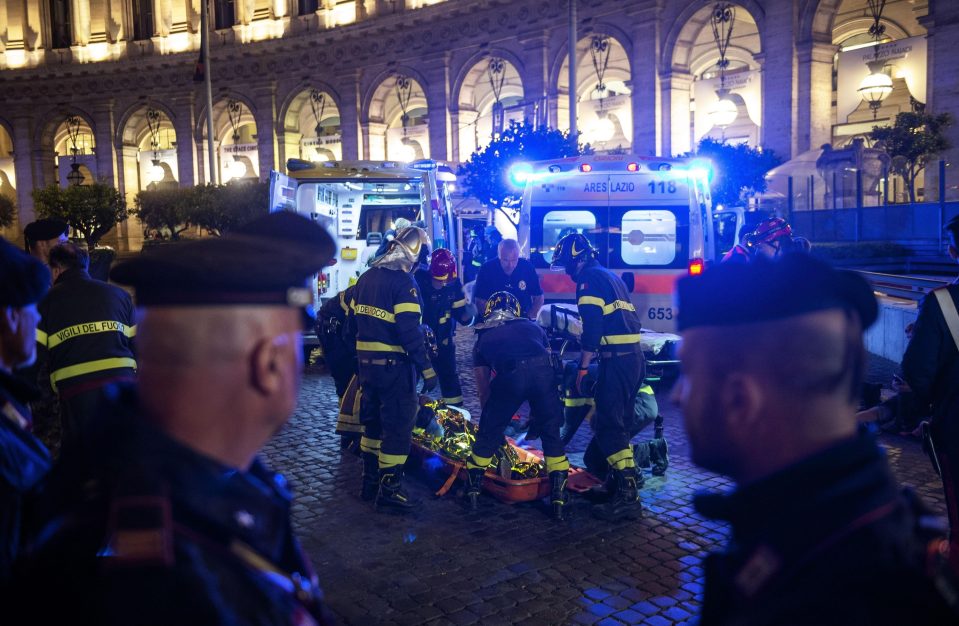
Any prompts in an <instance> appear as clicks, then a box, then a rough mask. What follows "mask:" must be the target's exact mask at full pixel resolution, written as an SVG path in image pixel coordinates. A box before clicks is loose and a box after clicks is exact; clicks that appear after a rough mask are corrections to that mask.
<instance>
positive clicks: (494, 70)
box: [486, 57, 506, 139]
mask: <svg viewBox="0 0 959 626" xmlns="http://www.w3.org/2000/svg"><path fill="white" fill-rule="evenodd" d="M486 77H487V78H488V79H489V86H490V89H492V90H493V99H494V102H493V120H492V121H493V130H492V131H491V133H490V134H491V135H492V137H493V139H495V138H496V136H497V135H499V134H500V133H501V132H503V126H504V125H505V123H506V110H505V109H504V108H503V103H502V102H500V95H501V94H502V93H503V83H504V81H505V80H506V61H504V60H503V59H499V58H496V57H493V58H491V59H490V60H489V65H487V66H486Z"/></svg>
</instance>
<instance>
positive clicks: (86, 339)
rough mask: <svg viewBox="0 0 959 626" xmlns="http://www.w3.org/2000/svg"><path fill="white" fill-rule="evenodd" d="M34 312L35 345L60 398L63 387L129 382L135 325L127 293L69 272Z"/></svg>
mask: <svg viewBox="0 0 959 626" xmlns="http://www.w3.org/2000/svg"><path fill="white" fill-rule="evenodd" d="M37 309H38V310H39V312H40V316H41V319H40V323H39V324H38V325H37V344H38V345H39V347H40V348H41V349H43V350H45V353H46V358H47V361H48V365H49V368H48V369H49V371H50V384H51V386H52V387H53V389H54V390H56V391H57V392H58V393H59V394H60V395H61V396H62V395H63V393H64V390H65V389H69V388H73V389H79V388H81V387H84V388H86V387H88V386H90V387H96V386H99V385H100V384H103V383H105V382H109V381H113V380H122V379H132V378H133V375H134V372H135V370H136V361H135V360H134V357H133V337H134V335H136V322H135V317H134V315H135V314H134V308H133V301H132V300H131V299H130V296H129V295H128V294H127V292H125V291H123V290H122V289H120V288H119V287H117V286H115V285H110V284H108V283H105V282H103V281H100V280H94V279H92V278H90V275H89V274H87V273H86V272H85V271H82V270H76V269H72V270H67V271H66V272H64V273H63V274H61V275H60V276H59V277H58V278H57V280H56V282H55V283H54V285H53V288H51V289H50V291H49V292H48V293H47V295H46V296H45V297H44V299H43V300H41V301H40V304H39V305H38V306H37Z"/></svg>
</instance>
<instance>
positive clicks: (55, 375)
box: [50, 357, 137, 391]
mask: <svg viewBox="0 0 959 626" xmlns="http://www.w3.org/2000/svg"><path fill="white" fill-rule="evenodd" d="M136 367H137V362H136V361H134V360H133V359H130V358H127V357H114V358H111V359H99V360H97V361H87V362H86V363H77V364H76V365H69V366H67V367H61V368H60V369H58V370H56V371H55V372H51V373H50V384H51V385H52V386H53V390H54V391H56V389H57V383H58V382H60V381H62V380H66V379H67V378H73V377H75V376H82V375H83V374H92V373H94V372H102V371H103V370H115V369H122V368H131V369H136Z"/></svg>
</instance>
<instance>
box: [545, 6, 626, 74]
mask: <svg viewBox="0 0 959 626" xmlns="http://www.w3.org/2000/svg"><path fill="white" fill-rule="evenodd" d="M597 34H603V35H606V36H608V37H609V38H610V39H611V40H615V41H616V43H618V44H619V45H620V46H622V48H623V50H624V51H625V53H626V59H627V60H630V62H631V59H632V58H633V40H632V38H631V37H630V36H629V35H628V34H627V33H626V31H624V30H623V29H622V28H620V27H619V26H616V25H615V24H609V23H607V22H595V23H593V24H590V26H589V27H588V28H584V29H583V30H582V31H581V32H579V33H578V36H579V40H578V41H577V42H576V45H577V47H578V48H579V47H581V46H582V42H583V41H586V40H590V39H591V38H592V37H593V35H597ZM568 57H569V42H568V41H567V40H566V39H563V41H562V43H561V44H560V46H559V47H558V48H557V50H556V53H555V54H554V55H553V58H552V59H551V61H550V70H549V84H550V86H551V87H553V88H554V89H558V86H559V82H560V80H563V76H564V74H566V64H567V58H568ZM579 58H580V59H582V55H580V56H579ZM577 69H579V68H577ZM577 79H578V75H577Z"/></svg>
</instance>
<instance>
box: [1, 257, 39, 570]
mask: <svg viewBox="0 0 959 626" xmlns="http://www.w3.org/2000/svg"><path fill="white" fill-rule="evenodd" d="M0 276H3V280H0V458H3V463H0V587H2V586H3V585H4V584H5V583H6V581H7V578H8V577H9V576H10V569H11V566H12V564H13V561H14V559H15V558H16V556H17V553H18V552H19V549H20V544H21V520H22V517H23V508H24V499H25V498H27V497H29V496H30V495H31V494H32V492H33V491H34V490H35V488H36V487H37V486H38V485H39V483H40V481H41V480H42V478H43V477H44V475H45V474H46V473H47V472H48V471H49V469H50V455H49V453H48V452H47V449H46V448H45V447H44V445H43V444H42V443H40V441H39V440H37V438H36V437H34V436H33V434H32V433H31V425H32V424H31V419H30V410H29V409H28V408H27V403H28V402H29V401H30V400H32V399H33V398H34V397H36V395H37V394H38V391H37V390H36V389H35V388H34V387H33V386H31V385H28V384H26V383H24V382H23V381H22V380H21V379H19V378H17V377H16V376H14V373H13V372H14V370H15V369H17V368H20V367H24V366H27V365H30V364H31V363H33V361H34V359H35V358H36V355H37V342H36V336H35V330H36V327H37V321H38V320H39V319H40V317H39V314H38V313H37V302H39V301H40V298H42V297H43V294H44V293H46V291H47V289H49V288H50V272H49V270H47V268H46V266H44V265H43V263H41V262H40V261H39V260H37V259H36V258H33V257H31V256H28V255H26V254H24V253H23V252H21V251H20V250H18V249H17V248H15V247H14V246H12V245H11V244H9V243H8V242H6V241H4V240H3V239H0Z"/></svg>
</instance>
